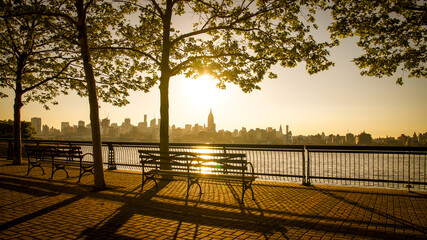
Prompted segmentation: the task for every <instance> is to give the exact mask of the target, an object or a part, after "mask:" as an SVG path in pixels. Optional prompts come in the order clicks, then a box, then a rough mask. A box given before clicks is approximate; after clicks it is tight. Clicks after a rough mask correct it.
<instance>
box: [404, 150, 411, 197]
mask: <svg viewBox="0 0 427 240" xmlns="http://www.w3.org/2000/svg"><path fill="white" fill-rule="evenodd" d="M405 187H406V188H407V189H408V191H409V192H410V191H411V188H412V187H413V186H412V185H411V151H408V184H407V185H406V186H405Z"/></svg>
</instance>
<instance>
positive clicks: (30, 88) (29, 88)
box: [22, 60, 76, 93]
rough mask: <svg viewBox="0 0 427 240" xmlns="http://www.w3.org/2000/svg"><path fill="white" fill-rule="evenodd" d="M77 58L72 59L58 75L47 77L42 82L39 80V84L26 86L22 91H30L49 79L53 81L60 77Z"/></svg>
mask: <svg viewBox="0 0 427 240" xmlns="http://www.w3.org/2000/svg"><path fill="white" fill-rule="evenodd" d="M75 61H76V60H73V61H70V62H68V63H67V64H66V65H65V66H64V67H63V68H62V69H61V71H59V72H58V73H57V74H56V75H54V76H51V77H48V78H46V79H45V80H43V81H41V82H38V83H37V84H34V85H33V86H31V87H28V88H26V89H24V90H22V93H26V92H28V91H31V90H33V89H35V88H37V87H39V86H40V85H42V84H45V83H46V82H48V81H51V80H53V79H56V78H58V77H59V76H60V75H61V74H62V73H63V72H65V70H66V69H67V68H68V66H70V65H71V63H72V62H75Z"/></svg>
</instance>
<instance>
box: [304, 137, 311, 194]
mask: <svg viewBox="0 0 427 240" xmlns="http://www.w3.org/2000/svg"><path fill="white" fill-rule="evenodd" d="M303 153H304V154H303V156H305V154H307V166H305V160H304V157H303V161H304V165H303V166H304V167H305V169H304V171H305V172H306V175H305V183H303V184H304V185H305V186H311V182H310V151H309V149H308V148H307V146H306V145H304V152H303Z"/></svg>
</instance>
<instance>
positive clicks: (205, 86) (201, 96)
mask: <svg viewBox="0 0 427 240" xmlns="http://www.w3.org/2000/svg"><path fill="white" fill-rule="evenodd" d="M187 91H188V92H187V97H188V98H189V100H190V101H192V102H194V103H195V104H197V105H200V106H203V107H208V108H209V107H212V105H214V104H215V103H216V102H217V101H218V100H219V95H220V93H219V92H220V91H221V90H220V89H218V88H217V87H216V82H215V80H214V79H213V78H212V77H211V76H209V75H206V74H205V75H202V76H200V77H198V78H197V79H191V80H190V81H189V84H188V87H187Z"/></svg>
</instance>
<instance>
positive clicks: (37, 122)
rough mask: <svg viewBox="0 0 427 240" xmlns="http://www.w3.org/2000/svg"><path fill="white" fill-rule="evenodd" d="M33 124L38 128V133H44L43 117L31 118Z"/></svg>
mask: <svg viewBox="0 0 427 240" xmlns="http://www.w3.org/2000/svg"><path fill="white" fill-rule="evenodd" d="M31 125H33V127H34V128H35V129H36V131H37V134H41V133H42V119H41V118H38V117H33V118H31Z"/></svg>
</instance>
